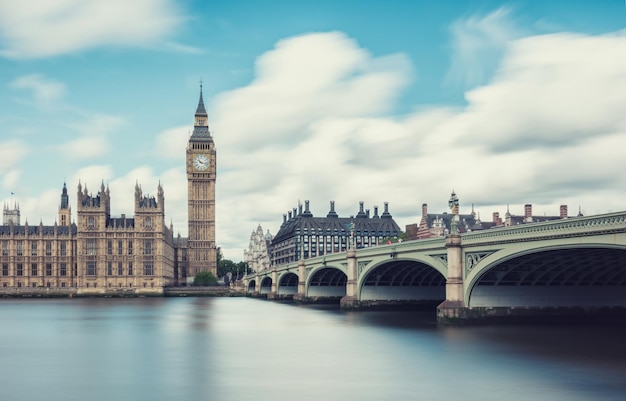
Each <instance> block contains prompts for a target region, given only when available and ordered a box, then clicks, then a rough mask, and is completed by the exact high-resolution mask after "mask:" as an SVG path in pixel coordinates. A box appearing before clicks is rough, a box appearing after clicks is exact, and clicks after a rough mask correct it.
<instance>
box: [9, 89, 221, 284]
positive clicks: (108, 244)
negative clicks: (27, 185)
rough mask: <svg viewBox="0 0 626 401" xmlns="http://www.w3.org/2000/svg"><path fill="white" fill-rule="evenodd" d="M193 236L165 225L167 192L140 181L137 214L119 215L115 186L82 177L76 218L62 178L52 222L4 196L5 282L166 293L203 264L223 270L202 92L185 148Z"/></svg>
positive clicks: (213, 169)
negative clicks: (32, 216)
mask: <svg viewBox="0 0 626 401" xmlns="http://www.w3.org/2000/svg"><path fill="white" fill-rule="evenodd" d="M186 165H187V179H188V196H189V198H188V213H189V216H188V217H189V222H188V224H189V227H188V228H189V238H182V237H180V235H179V236H178V237H177V238H174V236H173V227H172V226H171V225H170V226H169V227H168V226H167V225H166V224H165V195H164V191H163V187H162V186H161V184H159V185H158V187H157V195H156V196H147V195H144V194H143V191H142V189H141V187H140V186H139V183H137V184H136V185H135V205H134V206H135V210H134V211H135V215H134V216H132V217H127V216H125V215H121V216H120V217H113V216H112V215H111V193H110V190H109V188H108V186H105V185H104V183H102V184H101V186H100V189H99V191H98V192H97V193H96V194H95V195H93V194H91V193H89V191H88V190H87V185H86V184H85V186H84V187H83V186H82V184H81V183H78V191H77V197H76V207H77V210H76V221H75V222H72V221H71V216H72V214H71V208H70V201H69V196H68V193H67V187H66V186H65V184H64V185H63V190H62V193H61V202H60V206H59V212H58V220H57V222H55V223H54V225H53V226H44V225H43V224H42V223H40V224H39V225H35V226H29V225H28V222H26V223H25V224H24V225H21V224H20V211H19V205H18V204H17V202H13V201H12V202H11V203H12V204H11V205H7V204H6V203H5V205H4V210H3V225H1V226H0V288H5V289H8V288H17V289H19V288H26V287H28V288H31V289H32V288H48V289H50V291H52V290H55V291H56V289H58V290H60V291H65V290H64V289H67V290H66V292H67V294H76V295H107V294H109V295H124V294H145V295H159V294H163V289H164V288H165V287H169V286H175V285H179V284H185V283H186V282H187V281H188V280H189V279H193V276H194V275H195V274H196V273H197V272H199V271H203V270H208V271H211V272H213V273H214V274H215V273H216V272H217V249H216V246H215V176H216V151H215V146H214V143H213V139H212V137H211V134H210V132H209V128H208V119H207V114H206V111H205V108H204V102H203V99H202V88H200V100H199V102H198V107H197V110H196V113H195V121H194V133H193V135H192V136H191V137H190V139H189V143H188V146H187V151H186Z"/></svg>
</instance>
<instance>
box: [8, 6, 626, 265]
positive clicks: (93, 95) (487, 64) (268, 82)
mask: <svg viewBox="0 0 626 401" xmlns="http://www.w3.org/2000/svg"><path fill="white" fill-rule="evenodd" d="M625 28H626V7H625V3H624V1H623V0H596V1H581V0H566V1H565V0H564V1H560V0H554V1H549V2H544V1H535V0H526V1H523V0H520V1H495V0H493V1H492V0H473V1H469V0H444V1H432V0H431V1H419V0H414V1H413V0H389V1H371V0H359V1H350V0H345V1H328V0H314V1H313V0H311V1H297V0H294V1H283V0H272V1H232V0H230V1H221V0H213V1H201V0H197V1H196V0H135V1H127V0H108V1H106V2H103V1H99V0H21V1H19V2H16V1H13V0H0V201H2V202H3V204H7V203H10V202H11V201H13V202H19V206H20V211H21V216H22V224H23V223H24V222H25V221H28V223H29V224H39V222H43V224H46V225H52V224H54V222H55V220H56V219H57V212H58V206H59V203H60V194H61V189H62V187H63V184H64V183H67V186H68V189H69V192H70V194H71V197H70V206H71V207H72V212H73V218H74V219H75V218H76V191H77V186H78V183H79V181H80V182H81V183H82V185H83V186H87V188H88V190H89V192H91V193H93V194H94V195H95V194H97V191H98V190H99V188H100V185H101V183H103V182H104V183H105V185H108V186H109V188H110V191H111V214H112V216H120V215H121V214H126V215H127V216H131V215H133V214H134V210H133V208H134V203H133V197H134V187H135V184H136V183H139V184H140V185H141V187H142V190H143V192H144V194H149V195H156V192H157V185H158V183H159V182H160V183H161V184H162V185H163V188H164V192H165V213H166V216H165V220H166V222H167V223H168V224H169V223H171V224H172V225H173V227H174V232H175V233H176V234H178V233H180V234H181V235H182V236H186V234H187V181H186V175H185V146H186V143H187V140H188V138H189V136H190V134H191V131H192V129H193V115H194V112H195V110H196V106H197V104H198V97H199V91H200V87H199V86H200V84H199V83H200V81H201V80H202V82H203V93H204V101H205V105H206V108H207V112H208V115H209V126H210V129H211V131H212V133H213V138H214V141H215V144H216V149H217V158H218V161H217V166H218V172H217V185H216V192H217V195H216V197H217V199H216V226H217V228H216V237H217V238H216V239H217V246H219V247H220V248H221V250H222V253H223V254H224V257H225V258H227V259H232V260H235V261H238V260H241V259H242V258H243V249H244V248H247V247H248V244H249V240H250V234H251V233H252V231H253V230H254V229H256V227H257V226H258V225H259V224H260V225H261V226H262V227H263V229H264V231H266V230H269V231H270V232H271V233H272V234H276V232H277V231H278V229H279V228H280V225H281V223H282V219H283V214H286V213H287V212H288V211H289V210H291V209H292V208H294V207H297V205H298V203H304V201H305V200H309V201H310V205H311V212H312V213H313V214H314V215H315V216H325V215H326V214H327V213H328V211H329V202H330V201H331V200H333V201H335V207H336V210H337V212H338V213H339V215H340V216H342V217H348V216H350V215H354V214H356V213H357V212H358V210H359V201H363V202H364V203H365V208H366V209H371V210H372V213H373V208H374V206H378V207H379V210H382V208H383V204H384V202H388V203H389V211H390V212H391V214H392V215H393V217H394V218H395V220H396V222H397V223H398V224H399V225H400V226H401V227H404V226H405V225H407V224H412V223H417V222H419V218H420V215H421V206H422V204H423V203H427V204H428V211H429V212H430V213H442V212H445V211H448V209H447V201H448V199H449V197H450V193H451V192H452V191H453V190H454V191H455V192H456V194H457V195H458V197H459V200H460V211H461V213H469V212H470V211H471V209H472V206H473V207H474V210H475V211H476V212H477V213H478V214H479V216H480V218H481V219H482V220H487V221H490V220H491V216H492V213H493V212H496V211H497V212H500V214H501V215H503V214H504V213H505V212H506V210H507V207H508V208H509V210H510V212H511V213H512V214H518V215H521V214H523V213H524V204H527V203H530V204H532V205H533V213H534V214H535V215H558V214H559V205H562V204H566V205H568V207H569V214H570V215H572V216H573V215H576V214H577V213H578V210H579V208H580V210H581V211H582V213H583V214H585V215H592V214H600V213H609V212H618V211H623V210H626V201H625V199H626V29H625Z"/></svg>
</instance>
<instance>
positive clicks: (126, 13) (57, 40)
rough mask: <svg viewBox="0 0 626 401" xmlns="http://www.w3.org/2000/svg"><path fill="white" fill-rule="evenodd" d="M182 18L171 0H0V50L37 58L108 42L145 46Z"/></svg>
mask: <svg viewBox="0 0 626 401" xmlns="http://www.w3.org/2000/svg"><path fill="white" fill-rule="evenodd" d="M183 19H184V18H183V16H182V15H181V10H180V9H179V6H177V5H176V4H175V3H174V2H173V1H171V0H134V1H126V0H108V1H99V0H54V1H51V0H47V1H45V0H44V1H42V0H22V1H12V0H0V40H1V41H2V42H1V43H2V44H3V46H2V49H1V50H0V55H2V56H4V57H8V58H16V59H20V58H40V57H49V56H55V55H60V54H66V53H72V52H76V51H81V50H85V49H90V48H93V47H100V46H107V45H116V46H150V45H153V44H155V43H158V42H160V41H163V40H164V39H165V38H166V37H167V36H168V35H170V34H171V33H173V32H174V30H175V28H176V27H177V26H179V25H180V24H181V23H182V22H183ZM166 43H168V42H167V41H166ZM181 46H182V45H181ZM171 47H172V46H170V48H171ZM179 47H180V46H179Z"/></svg>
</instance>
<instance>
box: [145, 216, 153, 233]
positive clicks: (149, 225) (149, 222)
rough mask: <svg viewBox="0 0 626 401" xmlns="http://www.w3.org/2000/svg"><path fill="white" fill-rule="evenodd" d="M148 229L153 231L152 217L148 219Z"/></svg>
mask: <svg viewBox="0 0 626 401" xmlns="http://www.w3.org/2000/svg"><path fill="white" fill-rule="evenodd" d="M146 228H147V229H148V230H152V217H146Z"/></svg>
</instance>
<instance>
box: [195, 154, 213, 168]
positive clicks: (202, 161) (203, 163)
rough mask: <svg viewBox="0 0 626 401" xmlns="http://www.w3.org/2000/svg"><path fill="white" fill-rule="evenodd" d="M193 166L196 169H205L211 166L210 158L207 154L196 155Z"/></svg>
mask: <svg viewBox="0 0 626 401" xmlns="http://www.w3.org/2000/svg"><path fill="white" fill-rule="evenodd" d="M193 166H194V168H195V169H196V170H199V171H204V170H206V169H208V168H209V158H208V157H207V155H203V154H200V155H195V156H194V158H193Z"/></svg>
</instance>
